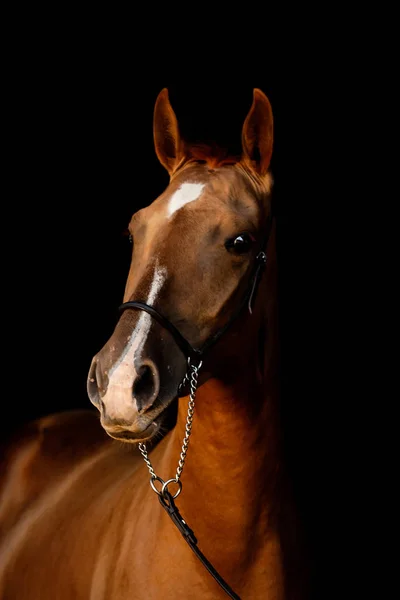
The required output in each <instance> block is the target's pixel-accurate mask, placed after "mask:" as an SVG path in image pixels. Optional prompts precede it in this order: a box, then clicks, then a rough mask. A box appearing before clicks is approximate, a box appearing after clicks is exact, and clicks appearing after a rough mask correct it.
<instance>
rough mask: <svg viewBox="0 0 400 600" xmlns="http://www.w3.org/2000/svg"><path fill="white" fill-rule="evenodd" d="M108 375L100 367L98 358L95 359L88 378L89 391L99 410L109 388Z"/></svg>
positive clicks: (91, 399) (93, 402)
mask: <svg viewBox="0 0 400 600" xmlns="http://www.w3.org/2000/svg"><path fill="white" fill-rule="evenodd" d="M107 383H108V377H107V375H106V373H103V371H102V369H101V368H100V365H99V362H98V361H97V359H96V358H94V359H93V361H92V364H91V366H90V370H89V374H88V380H87V392H88V395H89V399H90V401H91V402H92V404H94V405H95V406H96V407H97V408H98V409H99V410H100V403H101V397H102V396H104V393H105V391H106V389H107Z"/></svg>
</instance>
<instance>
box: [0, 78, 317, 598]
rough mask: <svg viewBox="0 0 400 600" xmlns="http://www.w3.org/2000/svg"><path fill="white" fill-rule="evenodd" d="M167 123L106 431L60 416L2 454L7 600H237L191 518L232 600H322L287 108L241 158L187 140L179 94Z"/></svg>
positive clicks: (91, 380) (157, 133)
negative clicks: (303, 480) (299, 342)
mask: <svg viewBox="0 0 400 600" xmlns="http://www.w3.org/2000/svg"><path fill="white" fill-rule="evenodd" d="M153 126H154V142H155V150H156V153H157V156H158V158H159V160H160V162H161V163H162V165H163V166H164V167H165V168H166V169H167V171H168V173H169V175H170V182H169V185H168V187H167V188H166V189H165V191H164V192H163V193H162V194H161V195H160V196H159V198H157V199H156V200H155V201H154V202H153V203H152V204H151V205H150V206H148V207H146V208H144V209H142V210H140V211H139V212H137V213H136V214H134V215H133V217H132V219H131V221H130V224H129V230H130V234H131V236H132V241H133V249H132V260H131V266H130V270H129V275H128V279H127V282H126V287H125V294H124V304H123V305H122V310H121V316H120V318H119V321H118V323H117V325H116V327H115V330H114V332H113V334H112V336H111V338H110V339H109V341H108V342H107V343H106V345H105V346H104V347H103V348H102V349H101V350H100V352H99V353H98V354H97V355H96V356H95V357H94V358H93V362H92V365H91V368H90V372H89V376H88V394H89V398H90V400H91V402H92V403H93V404H94V405H95V406H96V407H97V408H98V410H99V413H100V423H101V426H102V427H100V425H99V422H98V418H97V417H96V413H95V412H94V411H89V410H88V411H72V412H67V413H60V414H55V415H51V416H49V417H47V418H42V419H39V420H38V421H36V422H34V423H32V424H31V425H30V426H28V427H26V429H25V431H24V432H23V433H22V432H21V433H20V434H19V435H17V436H16V437H15V439H14V440H13V441H12V442H10V444H9V445H8V446H7V449H6V451H5V452H3V462H2V474H3V480H4V485H3V491H2V495H1V496H0V515H1V540H0V597H1V598H2V599H3V600H25V599H26V600H47V599H48V600H64V599H65V600H103V599H104V600H131V599H132V600H133V599H135V600H141V599H143V600H151V599H157V600H159V599H161V598H171V599H172V598H184V599H197V600H200V599H201V600H211V599H212V600H216V599H221V600H222V599H223V598H227V597H228V596H227V593H226V592H225V591H224V590H223V589H222V587H221V586H220V585H219V584H218V583H217V582H216V581H215V579H214V578H213V577H212V576H211V575H210V573H209V572H207V570H206V568H205V567H204V565H203V564H202V563H201V561H200V560H199V559H198V557H196V556H195V554H194V552H193V551H192V549H191V548H190V547H189V545H188V544H187V543H185V539H183V537H182V535H181V532H180V530H179V529H178V528H177V527H176V526H175V524H174V522H173V521H172V520H171V519H170V518H169V516H170V515H169V514H167V512H168V507H171V506H175V505H176V506H177V507H178V509H179V512H180V514H181V515H182V516H183V518H184V519H185V520H186V521H187V523H188V526H190V528H191V529H192V530H193V532H194V533H195V535H196V537H197V540H198V547H199V548H200V549H201V551H202V552H203V554H204V555H205V556H206V557H207V559H208V560H209V561H210V562H211V563H212V565H213V566H214V568H215V569H216V570H217V571H218V573H219V575H220V577H222V578H223V579H224V581H225V582H226V583H227V584H228V585H229V586H230V588H232V589H233V590H234V594H236V596H232V597H240V598H243V599H244V600H246V599H249V600H250V599H252V600H257V599H269V600H272V599H273V600H278V599H286V600H300V599H303V598H306V597H308V596H307V591H306V585H307V577H306V572H307V571H306V561H305V558H304V546H303V544H302V543H301V541H300V539H301V536H300V535H299V530H298V527H297V518H296V511H295V509H294V502H293V499H292V494H291V492H290V485H289V482H288V477H287V474H286V472H285V467H284V461H283V460H282V454H283V452H282V436H281V433H280V424H279V411H278V392H279V385H278V345H277V342H278V338H277V334H278V331H277V290H276V284H277V272H276V254H275V226H274V220H273V219H272V213H271V189H272V177H271V174H270V172H269V165H270V160H271V154H272V141H273V116H272V110H271V106H270V103H269V101H268V99H267V97H266V96H265V95H264V93H263V92H261V91H260V90H258V89H255V90H254V94H253V103H252V106H251V108H250V110H249V113H248V115H247V117H246V119H245V121H244V124H243V129H242V154H241V156H238V157H231V156H229V155H228V154H227V153H226V152H221V151H219V150H216V149H212V148H209V147H200V146H195V145H193V144H189V143H188V142H186V141H184V140H183V139H182V137H181V136H180V133H179V128H178V122H177V118H176V115H175V113H174V111H173V109H172V107H171V104H170V102H169V97H168V92H167V90H166V89H164V90H162V91H161V92H160V94H159V96H158V98H157V100H156V104H155V108H154V123H153ZM271 224H272V225H271ZM265 256H266V257H267V260H266V265H265V269H264V273H263V275H262V277H261V273H262V267H264V262H265ZM186 375H187V376H186ZM177 397H179V400H176V399H177ZM174 401H175V402H177V403H178V412H177V422H176V425H175V427H173V428H172V430H171V431H169V432H168V433H167V434H166V435H164V437H163V433H165V431H163V422H164V419H165V415H166V414H167V413H168V410H170V409H168V407H169V406H170V405H171V406H174V405H172V403H173V402H174ZM188 404H189V410H188ZM106 434H108V435H106ZM109 436H110V437H111V438H115V439H116V440H119V441H120V442H119V443H117V442H115V441H113V440H110V437H109ZM160 438H162V439H161V441H160ZM189 440H190V443H189ZM121 441H122V442H126V444H121ZM143 458H145V459H146V460H143ZM149 471H150V475H149ZM149 480H150V483H151V484H152V485H150V483H149ZM180 491H181V493H180V494H179V497H178V493H179V492H180ZM174 497H175V498H176V500H175V501H174V500H173V498H174ZM158 499H159V500H160V501H157V500H158ZM163 509H167V510H163ZM182 523H183V526H184V522H182V521H180V524H181V526H182Z"/></svg>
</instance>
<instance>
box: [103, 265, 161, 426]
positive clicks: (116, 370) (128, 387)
mask: <svg viewBox="0 0 400 600" xmlns="http://www.w3.org/2000/svg"><path fill="white" fill-rule="evenodd" d="M166 277H167V269H165V268H164V267H162V268H159V267H158V266H157V264H156V267H155V270H154V277H153V281H152V283H151V286H150V291H149V295H148V297H147V300H146V304H149V305H150V306H152V305H153V304H154V301H155V300H156V298H157V295H158V293H159V292H160V290H161V287H162V285H163V283H164V281H165V279H166ZM150 326H151V316H150V315H149V314H148V313H147V312H144V311H141V314H140V317H139V319H138V322H137V323H136V327H135V329H134V330H133V332H132V335H131V336H130V338H129V340H128V342H127V344H126V346H125V348H124V350H123V352H122V353H121V356H120V357H119V359H118V360H117V361H116V362H115V363H114V365H113V366H112V368H111V369H110V372H109V373H108V386H107V391H106V393H105V394H104V396H103V398H102V400H103V402H104V404H105V406H106V410H107V414H108V416H110V417H111V418H112V417H116V418H118V417H120V418H125V419H129V418H130V417H132V416H134V413H135V408H134V406H133V402H132V386H133V382H134V380H135V378H136V377H137V375H138V373H137V371H136V369H135V363H134V361H135V360H140V354H141V352H142V350H143V347H144V344H145V342H146V340H147V336H148V333H149V330H150Z"/></svg>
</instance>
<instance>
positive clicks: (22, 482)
mask: <svg viewBox="0 0 400 600" xmlns="http://www.w3.org/2000/svg"><path fill="white" fill-rule="evenodd" d="M111 443H112V442H111V440H110V439H109V438H108V436H107V435H106V434H105V433H104V431H103V429H102V427H101V426H100V423H99V419H98V417H97V414H96V413H94V412H92V411H89V410H77V411H66V412H63V413H57V414H53V415H49V416H46V417H43V418H40V419H38V420H36V421H33V422H31V423H29V424H27V425H25V426H24V427H22V428H21V429H19V430H18V431H16V432H15V433H14V434H13V435H12V436H11V438H10V439H8V440H7V442H6V443H4V444H3V448H2V452H1V455H0V472H1V480H0V539H1V537H2V536H3V534H4V533H6V532H8V531H9V530H10V528H12V527H13V525H14V524H15V523H16V522H17V521H18V520H19V518H20V516H21V515H22V513H24V512H25V511H26V510H28V509H29V507H30V505H31V504H32V503H33V502H35V501H36V500H37V498H38V497H39V496H40V495H41V494H42V493H43V492H44V491H45V490H46V489H48V487H49V485H51V484H54V483H55V482H56V481H57V480H61V479H62V478H63V477H65V475H66V474H68V473H69V472H71V471H72V470H73V469H74V467H75V466H76V465H77V464H79V462H80V461H82V459H84V458H87V457H89V456H91V455H94V454H95V453H96V452H98V451H99V450H101V449H102V448H104V446H105V444H111Z"/></svg>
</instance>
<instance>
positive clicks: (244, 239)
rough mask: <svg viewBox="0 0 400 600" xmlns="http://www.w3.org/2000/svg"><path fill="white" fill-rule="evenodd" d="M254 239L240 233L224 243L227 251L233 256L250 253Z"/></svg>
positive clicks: (247, 234)
mask: <svg viewBox="0 0 400 600" xmlns="http://www.w3.org/2000/svg"><path fill="white" fill-rule="evenodd" d="M253 242H254V238H253V236H252V235H250V234H249V233H241V234H240V235H238V236H236V237H235V238H232V239H230V240H228V241H227V242H226V243H225V247H226V249H227V250H229V251H230V252H232V253H233V254H239V255H240V254H246V253H247V252H249V251H250V249H251V245H252V243H253Z"/></svg>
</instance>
